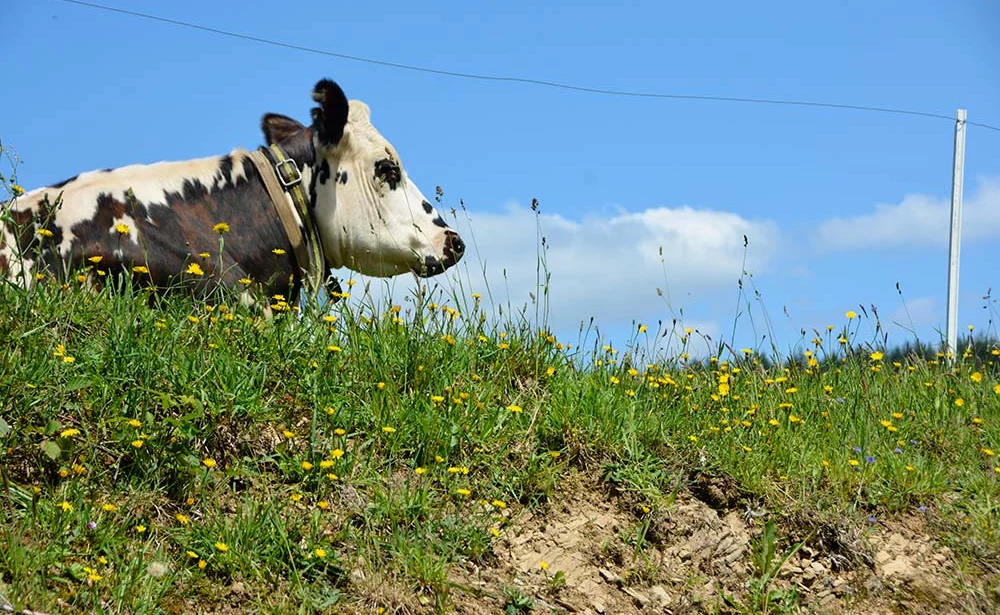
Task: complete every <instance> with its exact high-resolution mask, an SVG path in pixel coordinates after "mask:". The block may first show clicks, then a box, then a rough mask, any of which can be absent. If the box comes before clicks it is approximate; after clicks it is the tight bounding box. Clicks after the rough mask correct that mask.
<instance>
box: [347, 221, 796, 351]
mask: <svg viewBox="0 0 1000 615" xmlns="http://www.w3.org/2000/svg"><path fill="white" fill-rule="evenodd" d="M470 218H471V219H468V218H464V217H460V219H459V220H458V221H457V222H451V224H452V226H454V227H455V228H456V230H458V231H459V232H460V233H461V235H462V237H463V238H464V239H465V241H466V244H467V246H468V247H467V250H466V255H465V258H464V259H463V261H462V262H461V263H460V264H459V265H458V266H457V267H456V268H454V269H452V270H450V271H449V272H448V273H447V274H445V275H444V276H439V277H438V278H433V279H432V280H431V282H432V283H433V282H438V283H440V284H441V286H442V287H444V288H446V289H448V288H458V286H457V284H458V280H461V283H462V288H463V289H464V291H463V292H464V293H465V294H466V295H468V294H469V293H472V292H479V293H482V294H483V295H484V299H483V302H484V306H486V307H490V304H489V301H488V299H487V293H488V291H487V286H488V288H489V292H491V293H492V298H493V300H494V302H495V303H496V304H499V305H501V306H503V310H504V311H505V312H508V311H509V309H510V308H513V309H514V310H515V311H516V310H519V309H520V308H522V307H523V306H524V305H525V304H528V306H529V307H528V310H529V311H528V314H529V315H530V316H532V317H533V315H534V306H533V305H532V304H531V303H530V297H529V293H533V294H535V295H536V296H537V295H538V294H539V292H538V291H539V290H541V289H539V288H538V287H537V286H536V265H537V263H538V250H539V245H540V240H539V239H538V226H537V225H540V228H541V235H542V236H543V237H544V238H545V245H546V246H547V250H546V251H545V252H544V254H543V258H544V259H545V262H546V265H547V269H548V272H549V274H550V279H549V283H548V286H549V306H550V314H549V324H550V326H551V327H552V328H553V329H556V330H562V331H572V332H574V333H575V332H576V331H577V329H578V328H579V326H580V323H581V321H589V319H590V317H591V316H593V317H594V319H595V323H596V324H597V325H598V326H599V327H600V328H601V330H602V332H603V331H605V330H610V329H611V328H613V327H617V328H619V329H621V328H622V327H628V326H630V323H631V321H632V320H633V319H635V320H641V321H643V322H648V324H650V325H651V327H650V328H651V329H653V328H655V322H654V321H655V320H656V319H662V320H664V321H665V324H666V326H668V327H669V323H670V321H671V319H672V318H673V317H674V314H676V313H677V310H680V309H681V308H684V310H685V312H687V311H689V309H690V308H696V307H700V306H699V305H698V302H699V299H700V300H701V301H704V296H705V295H708V294H710V293H712V292H715V291H718V290H719V289H726V288H732V289H734V290H735V288H736V281H737V279H738V278H739V277H740V273H741V271H742V267H743V257H744V239H743V237H744V235H746V236H747V237H748V238H749V242H750V245H749V250H748V252H747V263H746V267H747V270H748V271H751V272H752V273H754V274H759V273H761V272H762V271H763V270H764V269H766V267H767V265H768V263H769V262H770V260H771V258H772V256H773V255H774V253H775V251H776V248H777V245H776V244H777V242H778V230H777V227H776V226H775V225H774V224H773V223H772V222H770V221H764V222H757V221H750V220H746V219H744V218H743V217H741V216H739V215H737V214H733V213H728V212H721V211H711V210H698V209H694V208H691V207H678V208H667V207H658V208H652V209H647V210H644V211H641V212H629V211H620V212H618V213H617V214H614V215H610V216H591V217H588V218H585V219H583V220H580V221H574V220H570V219H567V218H565V217H563V216H561V215H556V214H547V213H542V214H536V213H535V212H533V211H531V209H530V208H527V207H523V206H520V205H517V204H509V205H507V206H506V207H504V208H503V209H502V210H501V211H497V212H477V213H473V214H470ZM661 248H662V256H661ZM484 268H485V276H484ZM542 275H544V273H543V274H542ZM355 277H357V276H355ZM544 284H545V281H544V279H543V280H542V286H544ZM413 285H414V284H413V280H412V279H411V278H397V279H396V280H394V281H392V282H391V283H390V284H389V286H390V287H391V289H392V291H391V292H392V294H393V297H394V299H395V300H397V301H398V300H401V298H402V297H403V296H405V295H406V294H407V293H408V292H409V290H410V289H412V287H413ZM379 286H381V287H383V288H384V287H385V284H375V285H373V290H374V288H375V287H379ZM658 288H659V289H663V290H664V291H666V292H665V295H664V296H659V295H658V294H657V289H658ZM668 296H669V298H670V300H671V304H670V305H668V303H667V297H668ZM508 300H509V306H508ZM671 308H672V309H673V310H675V312H674V314H672V313H671ZM703 316H704V310H700V317H703ZM685 326H701V327H704V329H706V330H708V331H711V333H712V334H717V333H718V327H717V326H715V325H714V323H710V322H706V321H699V322H698V323H696V324H695V325H692V324H691V323H690V322H689V323H686V324H685Z"/></svg>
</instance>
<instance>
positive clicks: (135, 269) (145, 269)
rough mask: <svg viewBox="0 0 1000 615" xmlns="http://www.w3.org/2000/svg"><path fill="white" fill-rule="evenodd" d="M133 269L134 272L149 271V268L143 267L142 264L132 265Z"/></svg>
mask: <svg viewBox="0 0 1000 615" xmlns="http://www.w3.org/2000/svg"><path fill="white" fill-rule="evenodd" d="M132 271H133V272H134V273H149V268H147V267H143V266H142V265H136V266H135V267H132Z"/></svg>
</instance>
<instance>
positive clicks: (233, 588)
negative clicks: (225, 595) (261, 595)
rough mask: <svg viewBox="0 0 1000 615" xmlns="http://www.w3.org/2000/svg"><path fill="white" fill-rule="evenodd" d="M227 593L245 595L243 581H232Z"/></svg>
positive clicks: (245, 589)
mask: <svg viewBox="0 0 1000 615" xmlns="http://www.w3.org/2000/svg"><path fill="white" fill-rule="evenodd" d="M229 591H230V592H231V593H234V594H245V593H247V588H246V586H245V585H243V581H234V582H233V584H232V585H230V586H229Z"/></svg>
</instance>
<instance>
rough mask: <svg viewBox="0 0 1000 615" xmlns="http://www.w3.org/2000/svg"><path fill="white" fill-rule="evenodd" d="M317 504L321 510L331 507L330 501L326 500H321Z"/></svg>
mask: <svg viewBox="0 0 1000 615" xmlns="http://www.w3.org/2000/svg"><path fill="white" fill-rule="evenodd" d="M316 506H317V507H318V508H319V509H320V510H326V509H328V508H330V503H329V502H327V501H326V500H320V501H319V502H316Z"/></svg>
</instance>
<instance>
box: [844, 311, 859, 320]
mask: <svg viewBox="0 0 1000 615" xmlns="http://www.w3.org/2000/svg"><path fill="white" fill-rule="evenodd" d="M844 316H847V320H854V319H855V318H857V317H858V314H857V312H855V311H854V310H848V311H847V312H846V313H845V314H844Z"/></svg>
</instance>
